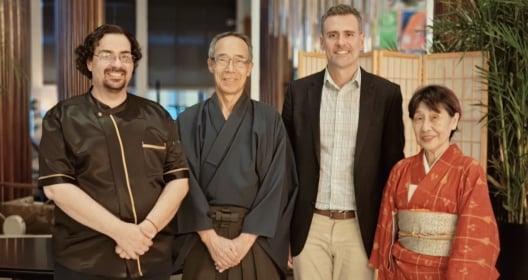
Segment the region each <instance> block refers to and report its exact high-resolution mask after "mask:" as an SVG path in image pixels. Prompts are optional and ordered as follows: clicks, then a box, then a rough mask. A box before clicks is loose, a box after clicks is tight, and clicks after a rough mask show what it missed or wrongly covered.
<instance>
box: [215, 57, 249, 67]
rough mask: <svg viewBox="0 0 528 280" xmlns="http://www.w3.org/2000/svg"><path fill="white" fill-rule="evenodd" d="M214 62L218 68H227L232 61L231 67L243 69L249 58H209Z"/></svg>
mask: <svg viewBox="0 0 528 280" xmlns="http://www.w3.org/2000/svg"><path fill="white" fill-rule="evenodd" d="M211 60H212V61H214V63H215V64H216V65H217V66H218V67H220V68H227V67H228V66H229V63H231V62H233V67H235V68H238V69H244V68H246V67H247V66H248V64H249V60H248V59H245V58H241V57H229V56H224V55H222V56H217V57H212V58H211Z"/></svg>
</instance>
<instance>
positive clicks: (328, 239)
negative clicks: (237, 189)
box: [282, 5, 404, 279]
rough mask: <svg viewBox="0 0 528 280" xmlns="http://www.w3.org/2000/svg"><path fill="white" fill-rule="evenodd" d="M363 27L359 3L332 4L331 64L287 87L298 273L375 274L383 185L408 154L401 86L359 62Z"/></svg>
mask: <svg viewBox="0 0 528 280" xmlns="http://www.w3.org/2000/svg"><path fill="white" fill-rule="evenodd" d="M361 30H362V24H361V16H360V14H359V12H358V11H357V10H356V9H355V8H353V7H351V6H349V5H337V6H334V7H331V8H330V9H329V10H328V11H327V12H326V13H325V14H324V15H323V17H322V20H321V32H322V36H321V48H322V49H323V50H324V51H325V52H326V56H327V60H328V64H327V67H326V69H325V70H323V71H321V72H319V73H316V74H313V75H311V76H308V77H305V78H303V79H299V80H296V81H294V82H292V83H291V84H290V85H289V87H288V89H287V92H286V98H285V101H284V107H283V112H282V117H283V121H284V123H285V126H286V130H287V131H288V135H289V137H290V141H291V143H292V146H293V148H294V153H295V157H296V162H297V171H298V176H299V193H298V196H297V200H296V205H295V210H294V214H293V220H292V226H291V255H292V256H293V257H294V258H293V267H294V277H295V279H373V278H372V277H373V271H372V269H371V268H369V267H368V257H369V255H370V252H371V250H372V246H373V239H374V232H375V229H376V223H377V219H378V213H379V206H380V202H381V195H382V190H383V187H384V185H385V182H386V180H387V177H388V175H389V172H390V170H391V168H392V166H393V165H394V164H395V163H396V162H397V161H398V160H400V159H402V158H403V147H404V132H403V121H402V95H401V90H400V86H399V85H397V84H394V83H392V82H389V81H388V80H386V79H383V78H381V77H379V76H376V75H373V74H370V73H368V72H366V71H364V70H363V69H361V68H360V66H359V54H360V51H361V49H362V48H363V41H364V37H363V32H362V31H361ZM330 275H331V277H332V278H328V277H330ZM352 277H353V278H352Z"/></svg>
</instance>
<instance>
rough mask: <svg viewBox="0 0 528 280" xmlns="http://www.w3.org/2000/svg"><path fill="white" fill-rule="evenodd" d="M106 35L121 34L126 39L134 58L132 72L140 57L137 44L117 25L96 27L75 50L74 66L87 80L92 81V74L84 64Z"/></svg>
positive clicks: (134, 39) (133, 38) (131, 36)
mask: <svg viewBox="0 0 528 280" xmlns="http://www.w3.org/2000/svg"><path fill="white" fill-rule="evenodd" d="M106 34H123V35H125V36H126V37H127V39H128V41H129V42H130V46H131V48H132V50H131V53H132V57H133V58H134V71H135V70H136V68H137V66H138V63H139V60H140V59H141V57H142V55H141V48H140V47H139V43H138V42H137V40H136V38H135V37H134V36H133V35H132V34H130V33H128V32H127V31H125V30H124V29H123V28H122V27H121V26H119V25H112V24H103V25H101V26H99V27H97V28H96V29H95V30H94V31H93V32H92V33H90V34H88V36H86V38H84V43H83V44H82V45H79V46H78V47H77V48H76V49H75V56H76V59H75V64H76V67H77V70H79V71H81V73H82V74H83V75H85V76H86V77H88V78H89V79H92V72H91V71H90V70H88V67H87V66H86V62H87V61H88V59H91V58H92V57H93V55H94V50H95V48H96V47H97V45H98V44H99V41H100V40H101V38H103V36H104V35H106Z"/></svg>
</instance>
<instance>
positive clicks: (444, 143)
mask: <svg viewBox="0 0 528 280" xmlns="http://www.w3.org/2000/svg"><path fill="white" fill-rule="evenodd" d="M459 117H460V115H459V114H458V113H454V115H453V116H450V115H449V113H448V112H447V110H446V109H445V108H444V106H443V105H442V104H439V105H438V106H437V108H435V109H432V108H429V107H428V106H427V105H425V103H424V102H420V103H419V104H418V106H417V108H416V111H415V113H414V115H413V118H412V125H413V129H414V135H415V136H416V140H417V142H418V145H420V146H421V147H422V148H423V149H424V150H425V152H426V153H427V154H433V155H435V156H438V155H439V154H441V153H442V152H444V151H445V150H446V149H447V148H448V147H449V138H450V135H451V132H452V131H454V130H456V128H457V125H458V119H459Z"/></svg>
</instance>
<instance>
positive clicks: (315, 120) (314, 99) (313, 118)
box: [307, 70, 325, 165]
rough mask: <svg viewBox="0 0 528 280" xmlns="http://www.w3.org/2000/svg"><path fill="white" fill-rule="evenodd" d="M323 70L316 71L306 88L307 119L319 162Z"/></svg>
mask: <svg viewBox="0 0 528 280" xmlns="http://www.w3.org/2000/svg"><path fill="white" fill-rule="evenodd" d="M324 73H325V70H323V71H321V72H319V73H317V75H316V76H314V79H313V80H312V83H311V84H310V87H309V88H308V108H309V110H307V112H309V115H308V119H307V120H309V124H310V129H311V130H312V137H313V142H314V144H315V145H314V148H315V151H314V152H315V155H316V158H317V163H318V164H319V165H320V164H321V129H320V124H321V120H320V113H321V96H322V94H323V83H324Z"/></svg>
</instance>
